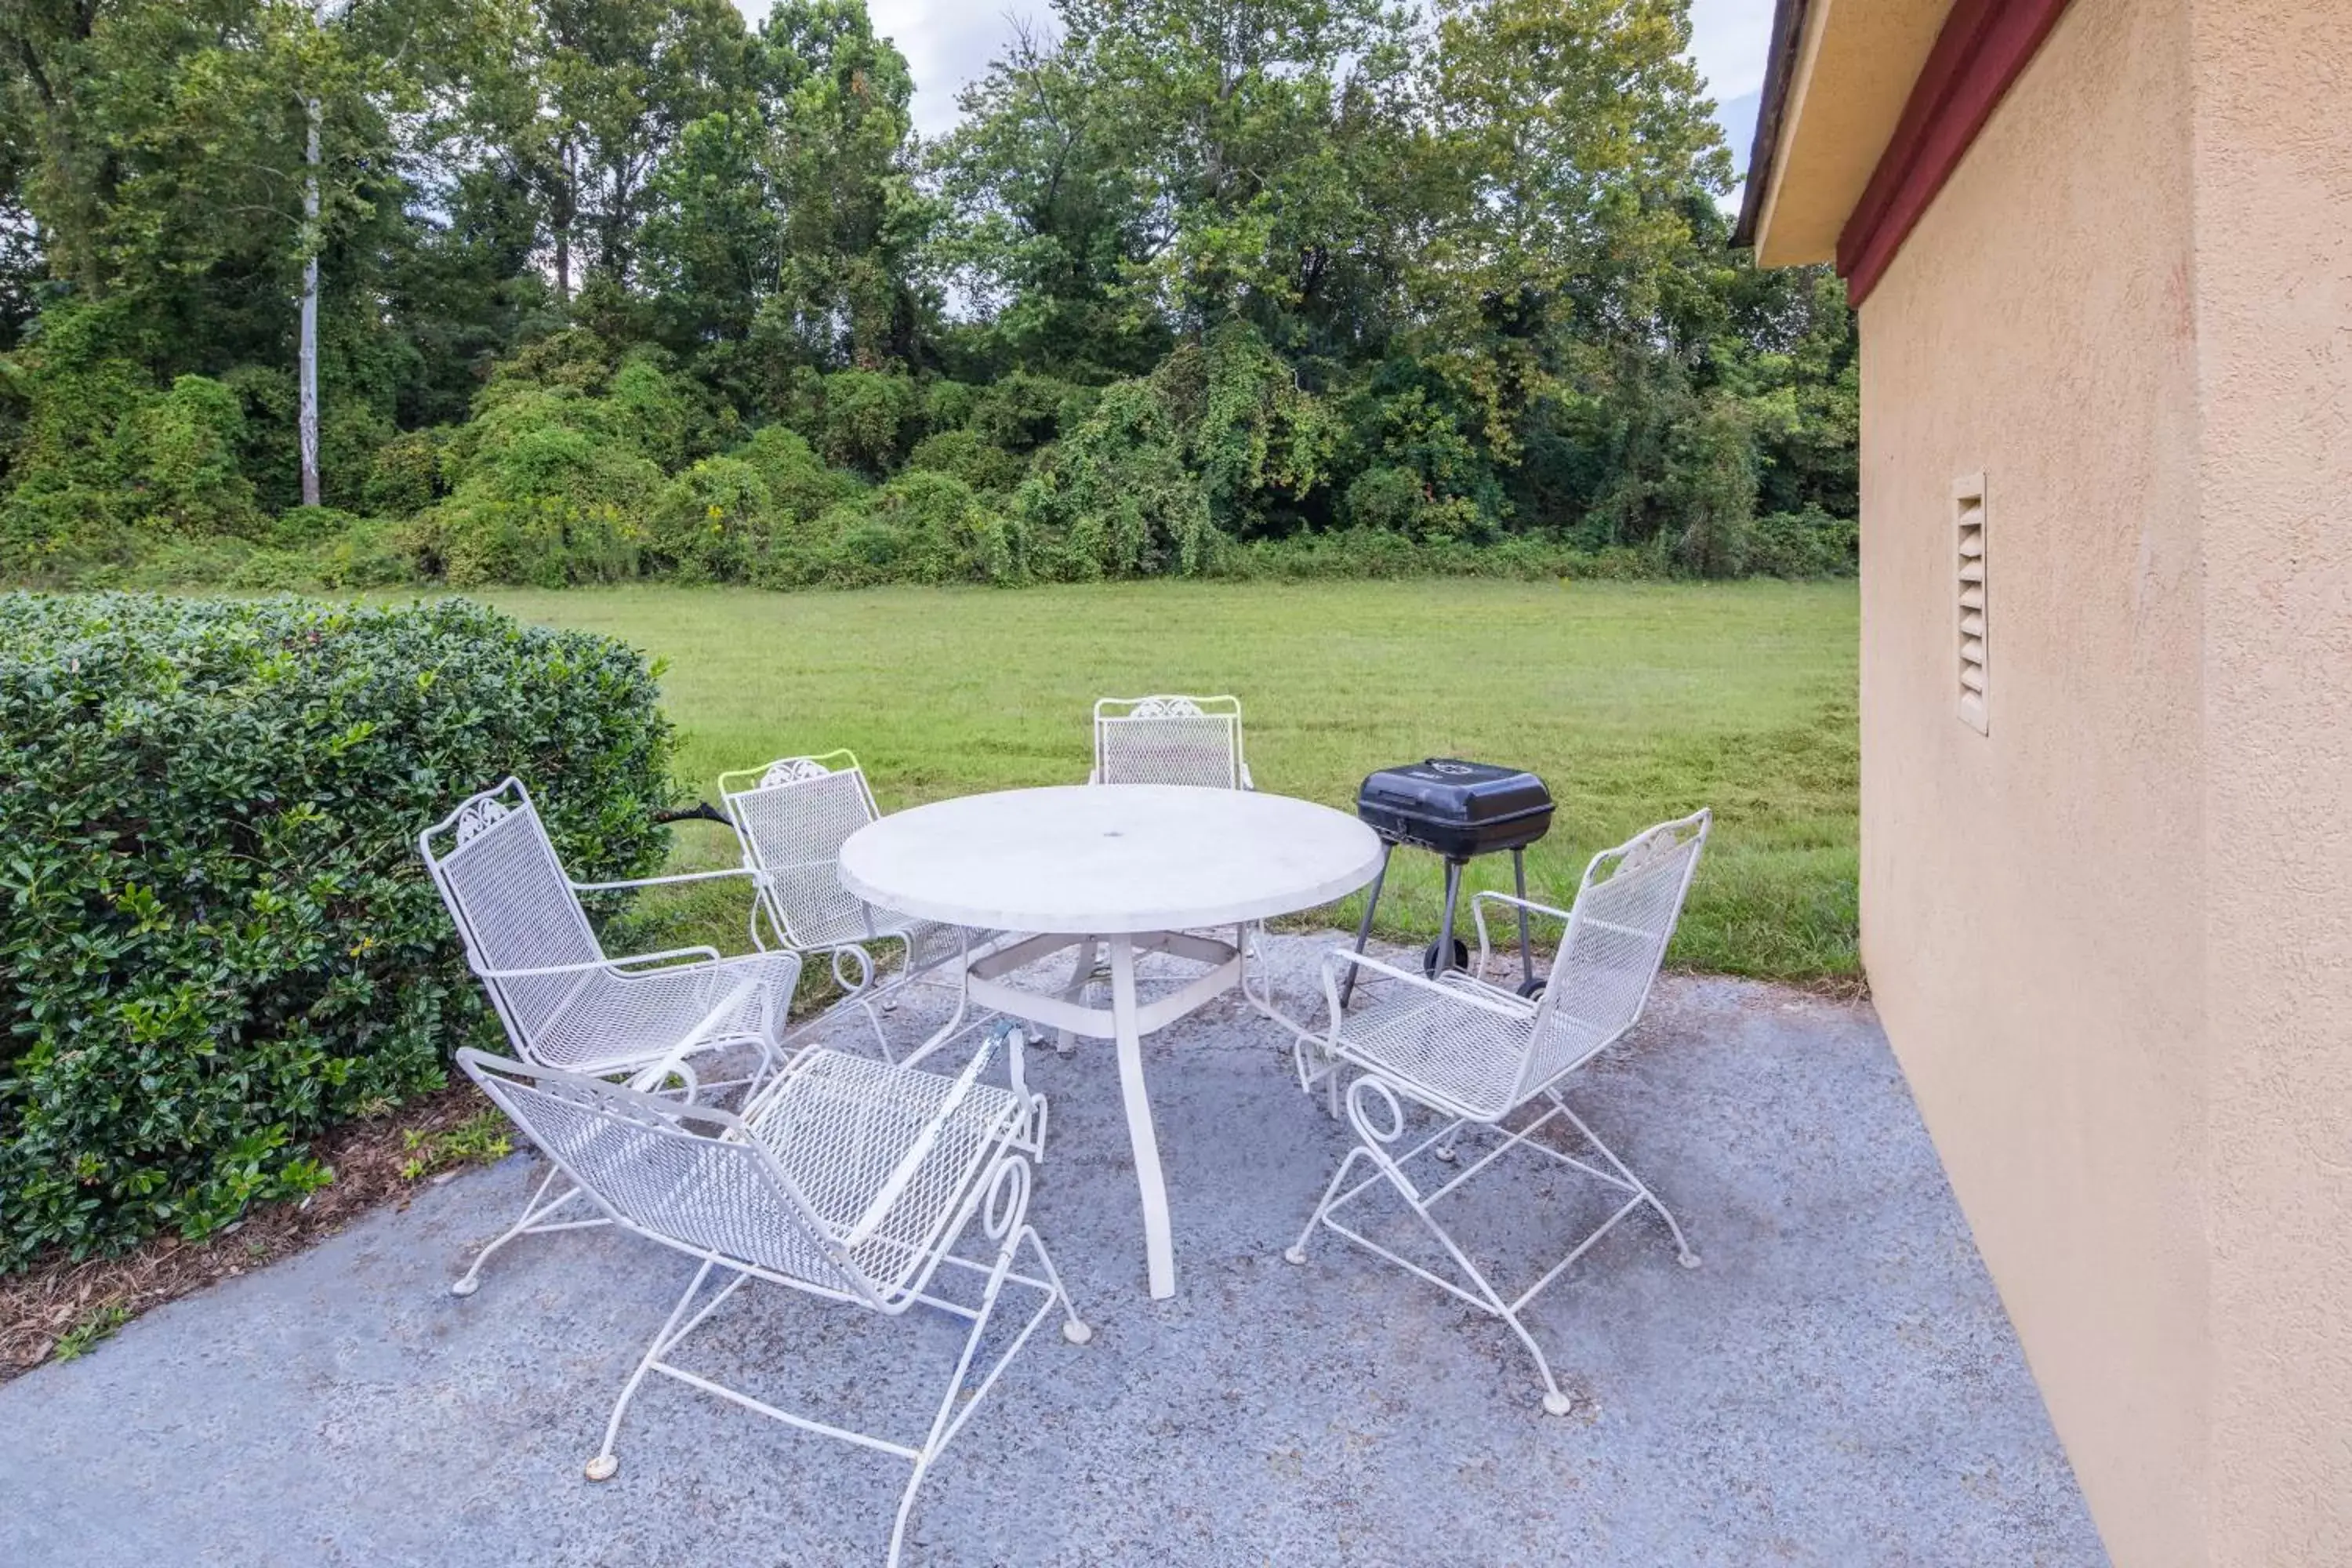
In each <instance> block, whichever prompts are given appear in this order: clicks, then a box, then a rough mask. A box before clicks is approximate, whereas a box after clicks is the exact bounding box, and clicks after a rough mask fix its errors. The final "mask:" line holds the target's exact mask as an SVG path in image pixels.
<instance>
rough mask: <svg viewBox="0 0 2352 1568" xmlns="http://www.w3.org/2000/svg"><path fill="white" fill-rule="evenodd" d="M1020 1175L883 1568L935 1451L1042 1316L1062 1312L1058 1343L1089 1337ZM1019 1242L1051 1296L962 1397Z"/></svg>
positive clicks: (899, 1541)
mask: <svg viewBox="0 0 2352 1568" xmlns="http://www.w3.org/2000/svg"><path fill="white" fill-rule="evenodd" d="M1020 1171H1021V1174H1020V1175H1019V1177H1018V1178H1015V1179H1014V1184H1015V1186H1016V1188H1017V1191H1016V1192H1015V1194H1014V1195H1013V1198H1012V1199H1011V1201H1010V1203H1009V1204H1008V1205H1006V1209H1005V1210H1004V1212H1003V1215H1001V1217H1002V1218H1003V1220H1004V1221H1005V1222H1006V1223H1005V1227H1004V1234H1003V1238H1002V1240H1001V1241H1000V1243H999V1245H998V1247H997V1253H996V1262H995V1265H994V1267H992V1268H991V1269H990V1270H989V1274H988V1284H987V1287H986V1289H984V1290H983V1291H982V1295H981V1299H980V1306H979V1308H978V1309H977V1310H976V1311H975V1312H974V1314H973V1317H972V1321H971V1332H970V1333H968V1334H966V1335H965V1336H964V1342H963V1353H962V1354H961V1355H960V1356H958V1357H957V1358H956V1366H955V1375H954V1376H952V1377H951V1378H950V1379H949V1380H948V1386H947V1391H946V1393H945V1394H942V1395H940V1407H939V1411H938V1413H937V1414H936V1415H933V1416H932V1417H931V1429H930V1431H929V1433H928V1434H927V1435H926V1436H924V1438H923V1446H922V1447H921V1448H920V1449H919V1450H918V1451H917V1452H916V1454H915V1457H914V1467H915V1473H914V1474H913V1475H911V1476H909V1477H908V1478H907V1487H906V1489H905V1490H904V1491H903V1492H901V1493H899V1495H898V1516H897V1518H896V1519H895V1520H893V1521H892V1522H891V1526H890V1553H889V1556H888V1558H887V1560H886V1563H887V1568H898V1553H899V1552H900V1550H901V1549H902V1548H903V1546H904V1545H905V1543H906V1536H907V1518H908V1515H909V1514H910V1513H912V1512H913V1511H914V1507H915V1494H916V1492H917V1491H919V1489H921V1487H922V1484H923V1478H924V1477H925V1476H926V1475H928V1474H929V1471H930V1468H931V1465H932V1463H933V1462H934V1461H935V1460H937V1459H938V1458H939V1457H940V1452H941V1451H942V1450H944V1449H945V1448H946V1447H947V1446H948V1444H949V1442H950V1440H952V1439H953V1438H954V1436H955V1435H956V1434H957V1433H958V1432H959V1431H961V1429H962V1427H963V1424H964V1423H965V1422H966V1421H968V1420H970V1419H971V1413H972V1412H973V1411H974V1410H976V1409H978V1408H979V1406H980V1402H981V1401H982V1399H984V1398H985V1397H987V1394H988V1391H989V1390H990V1389H991V1388H992V1387H993V1386H994V1385H995V1384H996V1379H997V1376H998V1374H1000V1373H1003V1371H1004V1369H1005V1368H1006V1367H1007V1366H1009V1365H1011V1364H1012V1363H1013V1357H1014V1356H1016V1355H1018V1354H1019V1353H1020V1352H1021V1347H1022V1346H1023V1345H1024V1344H1026V1343H1027V1342H1028V1341H1029V1336H1030V1335H1031V1334H1032V1333H1034V1332H1035V1331H1036V1328H1037V1325H1038V1324H1039V1323H1041V1322H1043V1321H1045V1317H1046V1316H1047V1314H1049V1313H1051V1312H1052V1311H1053V1310H1054V1308H1055V1306H1057V1305H1058V1306H1059V1307H1060V1308H1061V1309H1062V1312H1063V1320H1062V1337H1063V1338H1064V1339H1066V1340H1067V1341H1069V1342H1070V1343H1072V1344H1074V1345H1082V1344H1085V1343H1087V1342H1088V1341H1089V1340H1092V1339H1093V1338H1094V1337H1095V1333H1094V1330H1093V1329H1091V1328H1089V1327H1087V1324H1086V1322H1085V1321H1083V1320H1081V1319H1080V1318H1079V1317H1078V1314H1077V1309H1076V1307H1074V1306H1073V1305H1071V1302H1070V1293H1069V1291H1068V1290H1066V1289H1064V1288H1063V1285H1062V1276H1061V1272H1060V1270H1058V1269H1056V1268H1055V1267H1054V1260H1053V1258H1051V1257H1050V1256H1048V1255H1047V1253H1046V1251H1045V1242H1044V1241H1043V1240H1042V1239H1041V1238H1040V1237H1038V1235H1037V1232H1036V1228H1035V1227H1034V1226H1031V1225H1030V1224H1029V1223H1028V1222H1027V1219H1026V1217H1025V1216H1026V1214H1027V1210H1028V1206H1029V1199H1028V1168H1027V1167H1026V1166H1022V1167H1020ZM999 1180H1002V1178H1000V1179H999ZM993 1187H994V1184H993V1183H992V1193H991V1202H990V1203H989V1205H988V1207H989V1209H990V1210H992V1211H993V1210H994V1206H995V1205H994V1202H993V1198H994V1191H993ZM999 1217H1000V1215H997V1214H996V1213H993V1212H991V1213H989V1214H988V1215H987V1216H986V1218H985V1219H984V1220H983V1224H985V1225H986V1226H987V1228H988V1230H989V1232H990V1234H991V1235H992V1236H993V1235H995V1234H996V1226H995V1224H994V1223H993V1222H994V1221H995V1220H996V1219H997V1218H999ZM1024 1241H1025V1242H1027V1243H1028V1244H1029V1246H1030V1248H1031V1249H1032V1250H1033V1251H1034V1252H1035V1253H1036V1255H1037V1261H1038V1262H1039V1264H1041V1265H1042V1266H1043V1267H1044V1268H1045V1280H1046V1283H1047V1284H1048V1285H1049V1286H1050V1287H1051V1289H1052V1292H1053V1293H1052V1295H1051V1296H1050V1297H1049V1298H1048V1299H1047V1300H1045V1302H1044V1303H1043V1304H1042V1305H1041V1306H1040V1307H1039V1308H1038V1310H1037V1311H1036V1312H1035V1313H1034V1314H1033V1315H1032V1316H1031V1318H1030V1319H1029V1321H1028V1322H1027V1323H1026V1324H1025V1325H1024V1327H1023V1328H1022V1330H1021V1331H1020V1333H1018V1334H1017V1335H1015V1336H1014V1337H1013V1342H1012V1343H1011V1344H1009V1345H1007V1346H1006V1347H1005V1348H1004V1351H1003V1354H1001V1355H999V1356H998V1357H997V1358H996V1361H995V1363H993V1364H992V1365H991V1366H990V1367H989V1369H988V1371H987V1373H985V1374H984V1375H983V1376H982V1378H981V1380H980V1383H979V1385H978V1386H977V1387H975V1388H973V1389H972V1390H971V1394H970V1395H969V1396H968V1397H967V1396H966V1394H965V1393H964V1384H965V1381H966V1380H967V1379H968V1378H969V1377H970V1376H971V1363H972V1360H973V1358H974V1356H975V1355H977V1353H978V1352H979V1350H980V1342H981V1340H982V1337H983V1336H984V1335H986V1333H987V1332H988V1323H989V1320H990V1319H991V1318H992V1317H993V1316H994V1315H995V1312H996V1302H997V1299H998V1297H999V1296H1000V1295H1001V1294H1002V1293H1003V1289H1004V1279H1005V1276H1006V1275H1008V1274H1010V1273H1011V1272H1012V1270H1013V1258H1014V1257H1015V1256H1017V1255H1018V1253H1019V1252H1020V1249H1021V1244H1022V1243H1023V1242H1024ZM959 1405H961V1409H959V1408H958V1406H959Z"/></svg>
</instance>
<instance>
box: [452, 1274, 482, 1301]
mask: <svg viewBox="0 0 2352 1568" xmlns="http://www.w3.org/2000/svg"><path fill="white" fill-rule="evenodd" d="M481 1288H482V1282H481V1281H480V1280H479V1279H475V1278H474V1277H473V1276H472V1275H470V1274H468V1275H467V1276H466V1277H465V1278H464V1279H460V1280H458V1281H457V1283H456V1284H455V1285H452V1286H450V1287H449V1294H451V1295H452V1296H470V1295H472V1294H473V1293H474V1292H475V1291H477V1290H478V1289H481Z"/></svg>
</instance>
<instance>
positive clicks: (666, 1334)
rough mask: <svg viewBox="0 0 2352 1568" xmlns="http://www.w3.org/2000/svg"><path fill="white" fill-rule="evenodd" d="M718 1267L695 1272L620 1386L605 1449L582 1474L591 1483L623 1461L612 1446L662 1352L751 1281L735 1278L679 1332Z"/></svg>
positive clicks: (611, 1474) (609, 1476)
mask: <svg viewBox="0 0 2352 1568" xmlns="http://www.w3.org/2000/svg"><path fill="white" fill-rule="evenodd" d="M717 1267H718V1265H717V1264H716V1263H715V1262H713V1261H711V1260H710V1259H708V1258H706V1259H704V1260H703V1264H702V1267H701V1268H698V1269H696V1270H695V1271H694V1279H693V1280H692V1281H691V1282H689V1283H688V1286H687V1288H686V1293H685V1294H684V1295H682V1296H680V1297H679V1298H678V1299H677V1306H675V1307H672V1308H671V1309H670V1311H669V1318H668V1321H666V1322H664V1323H663V1324H662V1326H661V1332H659V1333H657V1334H656V1335H655V1336H654V1338H653V1342H652V1343H651V1344H649V1345H647V1346H646V1353H645V1354H644V1355H643V1356H642V1357H640V1358H639V1360H638V1362H637V1369H636V1370H635V1372H633V1373H629V1381H628V1382H626V1383H625V1384H622V1385H621V1397H620V1398H619V1399H618V1400H616V1401H614V1405H613V1416H612V1419H611V1420H609V1421H607V1422H605V1423H604V1447H600V1448H598V1449H597V1450H596V1457H595V1458H593V1459H590V1460H589V1461H588V1463H587V1465H586V1467H585V1468H584V1470H583V1473H584V1474H585V1475H586V1476H587V1478H588V1479H590V1480H592V1481H608V1480H611V1479H613V1477H614V1473H615V1472H617V1471H618V1470H619V1469H620V1468H621V1461H620V1458H619V1456H617V1455H615V1454H614V1452H613V1444H614V1439H616V1438H617V1437H619V1436H620V1435H621V1417H622V1416H623V1415H626V1414H627V1413H628V1409H629V1401H630V1400H632V1399H635V1397H636V1396H637V1389H638V1388H639V1387H640V1386H641V1385H643V1384H644V1383H645V1381H646V1373H649V1372H651V1371H653V1369H654V1363H656V1362H657V1361H659V1360H660V1359H661V1354H662V1352H664V1351H666V1350H667V1349H669V1348H670V1347H671V1346H672V1345H675V1344H676V1343H677V1342H678V1341H680V1340H682V1339H684V1338H685V1337H686V1336H687V1334H688V1333H689V1332H691V1331H693V1329H694V1328H695V1326H696V1324H698V1323H700V1322H701V1321H702V1320H703V1319H705V1318H707V1317H709V1315H710V1314H711V1313H712V1312H713V1311H716V1310H718V1307H719V1302H720V1301H724V1300H727V1298H728V1297H730V1296H731V1295H733V1294H734V1293H735V1291H736V1289H738V1288H739V1287H740V1286H741V1285H742V1283H743V1281H744V1280H746V1279H750V1278H751V1276H750V1275H748V1274H738V1275H736V1276H735V1278H734V1279H730V1280H729V1281H728V1282H727V1285H726V1288H725V1289H721V1290H720V1291H719V1294H718V1296H717V1298H716V1299H714V1300H712V1301H711V1302H710V1303H709V1305H708V1306H706V1307H704V1308H703V1309H702V1310H701V1311H699V1312H697V1313H696V1314H695V1315H694V1317H693V1319H692V1320H691V1321H688V1323H687V1325H686V1327H685V1328H684V1329H680V1328H679V1327H678V1320H679V1319H680V1318H683V1317H685V1316H686V1310H687V1308H688V1307H690V1306H692V1305H693V1304H694V1299H695V1297H697V1296H698V1295H700V1294H701V1293H702V1282H703V1281H704V1280H706V1279H709V1278H710V1271H711V1270H712V1269H713V1268H717Z"/></svg>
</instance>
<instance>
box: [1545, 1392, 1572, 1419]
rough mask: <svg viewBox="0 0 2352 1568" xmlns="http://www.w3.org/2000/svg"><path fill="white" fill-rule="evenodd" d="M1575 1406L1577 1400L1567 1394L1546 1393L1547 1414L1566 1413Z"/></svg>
mask: <svg viewBox="0 0 2352 1568" xmlns="http://www.w3.org/2000/svg"><path fill="white" fill-rule="evenodd" d="M1575 1408H1576V1401H1574V1400H1573V1399H1570V1397H1569V1396H1568V1395H1567V1394H1545V1395H1544V1414H1545V1415H1567V1414H1568V1413H1569V1412H1570V1411H1571V1410H1573V1409H1575Z"/></svg>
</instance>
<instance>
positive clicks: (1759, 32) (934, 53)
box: [736, 0, 1772, 159]
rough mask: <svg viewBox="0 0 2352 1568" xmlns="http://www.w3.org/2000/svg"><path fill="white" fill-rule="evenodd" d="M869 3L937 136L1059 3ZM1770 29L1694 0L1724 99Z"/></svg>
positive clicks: (1740, 145)
mask: <svg viewBox="0 0 2352 1568" xmlns="http://www.w3.org/2000/svg"><path fill="white" fill-rule="evenodd" d="M736 4H737V5H740V6H741V7H742V8H743V11H744V14H745V15H746V16H751V17H753V18H754V19H756V18H758V17H760V16H765V15H766V14H767V9H768V4H767V0H736ZM866 10H867V11H868V12H869V13H870V14H871V15H872V16H873V18H874V30H875V31H876V32H877V33H881V34H883V35H885V36H886V37H889V38H891V39H892V40H893V41H895V42H896V43H897V44H898V51H899V53H901V54H903V55H905V56H906V57H907V65H908V68H909V69H910V70H912V71H913V73H914V77H915V128H916V129H917V130H918V131H920V132H922V133H923V134H924V135H926V136H936V135H938V134H940V132H944V131H946V130H947V129H949V128H950V126H952V125H953V124H954V123H955V121H956V95H957V93H958V92H960V91H961V90H962V89H963V86H964V84H965V83H967V82H969V81H971V80H972V79H974V78H976V77H978V76H980V75H982V73H983V72H985V71H986V70H987V69H988V62H989V61H990V60H991V59H992V58H995V55H996V52H997V49H998V48H999V47H1000V46H1002V45H1003V42H1004V41H1005V39H1006V38H1008V37H1011V36H1012V31H1013V17H1014V16H1026V17H1029V18H1031V19H1033V20H1039V21H1042V20H1045V18H1047V17H1048V16H1051V14H1052V10H1053V7H1052V5H1051V4H1050V0H866ZM1771 34H1772V0H1692V3H1691V53H1692V54H1693V55H1694V56H1695V57H1696V58H1697V60H1698V67H1699V70H1700V71H1701V73H1703V74H1704V75H1705V76H1706V79H1707V87H1708V91H1709V92H1710V93H1711V94H1712V96H1713V97H1714V98H1715V99H1716V100H1717V102H1718V103H1719V104H1722V105H1724V106H1726V108H1727V109H1729V108H1731V107H1732V106H1733V105H1734V103H1735V100H1743V99H1746V98H1748V95H1750V94H1753V93H1754V92H1756V91H1757V89H1759V88H1761V87H1762V86H1763V85H1764V60H1765V54H1766V52H1767V50H1768V48H1769V46H1770V43H1771ZM1738 107H1740V108H1742V109H1744V110H1745V112H1746V116H1747V119H1746V122H1745V123H1744V124H1742V125H1741V126H1739V127H1738V128H1727V133H1728V134H1729V135H1730V139H1731V142H1732V145H1733V146H1734V147H1735V148H1737V149H1738V153H1739V155H1740V157H1741V158H1743V159H1745V158H1746V157H1747V155H1748V145H1747V144H1748V132H1750V131H1751V130H1752V129H1753V128H1754V121H1755V113H1756V110H1755V107H1754V105H1753V104H1752V103H1745V104H1740V105H1739V106H1738ZM1727 118H1729V116H1727Z"/></svg>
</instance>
